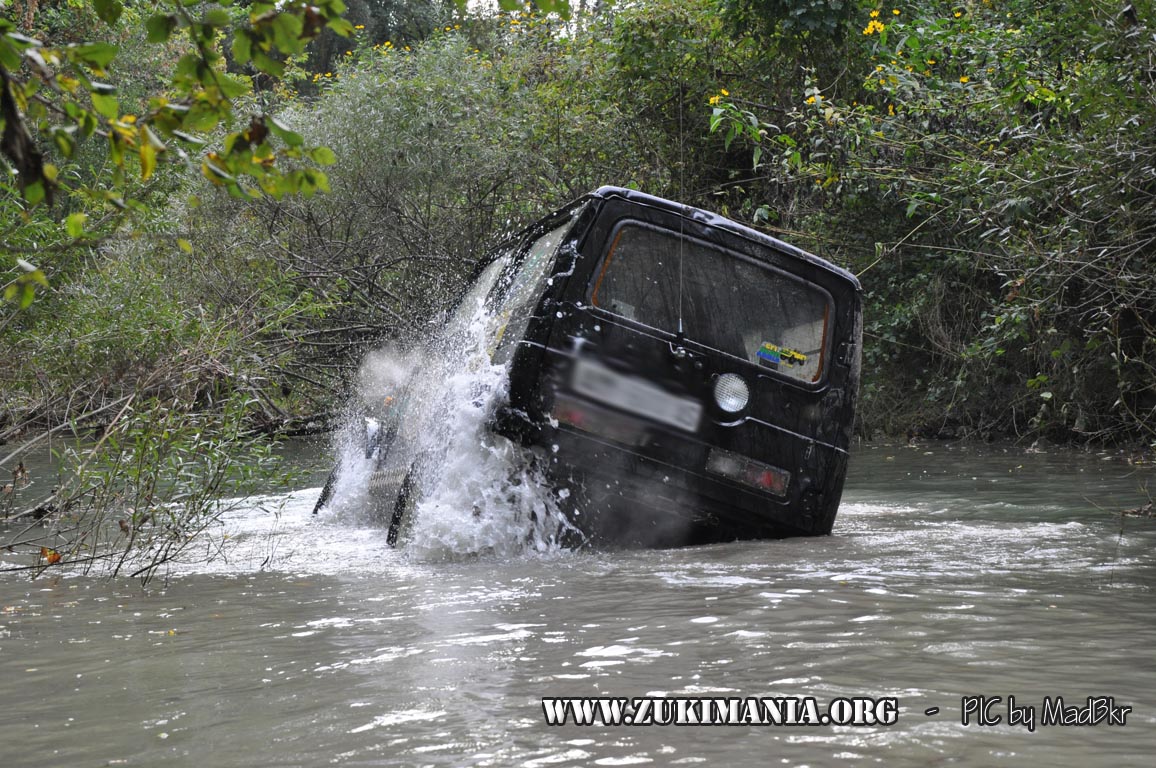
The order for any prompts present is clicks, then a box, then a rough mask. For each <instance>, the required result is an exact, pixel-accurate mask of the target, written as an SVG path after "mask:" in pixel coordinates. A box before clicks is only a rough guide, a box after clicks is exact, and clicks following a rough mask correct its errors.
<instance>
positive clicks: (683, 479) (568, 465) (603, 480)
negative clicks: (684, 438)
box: [542, 425, 833, 547]
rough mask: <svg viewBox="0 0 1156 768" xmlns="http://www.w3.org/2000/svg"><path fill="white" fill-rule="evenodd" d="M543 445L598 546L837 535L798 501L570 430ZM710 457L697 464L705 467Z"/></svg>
mask: <svg viewBox="0 0 1156 768" xmlns="http://www.w3.org/2000/svg"><path fill="white" fill-rule="evenodd" d="M544 438H545V439H544V440H543V441H542V444H543V445H544V447H545V451H544V453H545V455H546V457H547V459H548V461H549V467H550V469H549V474H550V480H551V481H552V482H553V483H554V484H555V487H556V488H557V489H563V488H565V489H567V490H569V491H570V494H569V496H568V497H567V502H570V503H567V504H566V507H567V513H568V515H569V517H570V519H571V521H572V522H573V523H574V525H575V526H576V527H577V528H579V529H580V530H581V531H582V533H583V534H584V535H585V536H586V537H587V538H588V540H589V542H590V543H592V544H595V545H597V546H649V547H675V546H685V545H693V544H706V543H711V542H719V541H735V540H739V539H766V538H787V537H790V536H815V535H823V534H828V533H830V532H831V524H832V522H833V520H830V519H828V520H822V519H818V518H817V516H816V515H815V514H813V512H812V510H810V509H807V508H806V505H805V504H802V503H800V501H799V497H798V495H797V494H794V493H792V494H789V495H788V496H787V497H785V498H779V497H776V496H774V495H772V494H769V493H761V492H758V491H756V490H753V489H748V488H746V487H744V486H741V485H739V484H737V483H734V482H730V481H728V480H725V479H723V478H720V477H716V476H713V475H711V474H709V473H707V472H706V471H705V470H699V471H695V470H689V469H687V468H685V467H683V466H678V465H676V464H673V463H669V462H665V461H662V460H659V459H656V458H654V457H652V456H646V455H644V454H643V453H640V452H638V451H636V450H631V449H629V448H627V447H624V446H622V445H619V444H616V443H614V442H612V441H609V440H606V439H603V438H601V437H599V436H597V435H593V434H591V433H588V432H584V431H582V430H579V429H575V428H573V427H570V426H567V425H559V426H558V427H557V428H554V429H551V430H548V434H546V435H544ZM707 450H709V446H704V447H703V451H704V458H703V461H702V462H699V465H700V466H701V464H702V463H703V462H705V451H707Z"/></svg>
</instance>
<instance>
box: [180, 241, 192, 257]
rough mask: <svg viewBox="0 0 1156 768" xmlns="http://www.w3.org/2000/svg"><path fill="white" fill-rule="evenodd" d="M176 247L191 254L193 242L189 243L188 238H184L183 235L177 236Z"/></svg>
mask: <svg viewBox="0 0 1156 768" xmlns="http://www.w3.org/2000/svg"><path fill="white" fill-rule="evenodd" d="M177 247H178V248H180V249H181V250H182V251H184V252H185V253H188V254H192V252H193V244H192V243H190V242H189V241H188V240H186V239H184V238H183V237H178V238H177Z"/></svg>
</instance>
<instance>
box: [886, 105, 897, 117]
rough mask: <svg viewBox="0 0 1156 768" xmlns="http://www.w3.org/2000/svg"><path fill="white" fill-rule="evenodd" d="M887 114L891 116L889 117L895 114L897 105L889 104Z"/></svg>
mask: <svg viewBox="0 0 1156 768" xmlns="http://www.w3.org/2000/svg"><path fill="white" fill-rule="evenodd" d="M887 114H889V115H894V114H895V105H894V104H888V105H887Z"/></svg>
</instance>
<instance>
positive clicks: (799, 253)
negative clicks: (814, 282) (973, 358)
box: [588, 186, 861, 291]
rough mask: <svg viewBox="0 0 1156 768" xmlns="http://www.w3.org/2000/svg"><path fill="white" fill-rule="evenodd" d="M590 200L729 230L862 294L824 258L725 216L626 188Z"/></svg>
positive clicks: (847, 274)
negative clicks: (618, 203)
mask: <svg viewBox="0 0 1156 768" xmlns="http://www.w3.org/2000/svg"><path fill="white" fill-rule="evenodd" d="M588 196H589V197H597V198H600V199H603V200H605V199H608V198H614V197H617V198H621V199H623V200H627V201H629V202H632V203H637V204H639V205H645V206H649V207H651V208H658V209H660V210H663V211H667V212H669V213H673V214H675V215H677V216H683V217H685V218H688V219H691V220H692V221H696V222H699V223H701V224H704V225H706V226H709V227H714V228H717V229H723V230H726V231H727V232H731V233H732V234H735V235H738V236H739V237H743V238H746V239H748V240H752V241H754V242H756V243H759V244H761V245H765V246H768V247H770V248H773V249H775V250H777V251H780V252H782V253H785V254H787V255H789V256H793V257H795V258H797V259H800V260H802V261H806V262H807V263H809V264H813V265H815V266H816V267H818V268H820V269H824V270H826V271H828V272H831V273H832V274H835V275H837V276H838V277H841V278H843V279H844V280H847V281H848V282H850V283H851V284H852V285H854V286H855V290H856V291H859V290H861V288H860V285H859V279H858V278H857V277H855V275H853V274H851V273H850V272H848V271H847V270H845V269H843V268H842V267H839V266H836V265H834V264H832V263H831V262H829V261H827V260H826V259H823V258H820V257H818V256H816V255H814V254H813V253H808V252H807V251H804V250H803V249H802V248H798V247H796V246H793V245H791V244H790V243H786V242H783V241H782V240H779V239H778V238H776V237H772V236H770V235H768V234H766V233H764V232H759V231H758V230H756V229H751V228H750V227H747V226H743V225H742V224H739V223H738V222H737V221H733V220H731V219H728V218H726V217H725V216H720V215H718V214H717V213H711V212H710V211H705V210H703V209H701V208H695V207H693V206H690V205H684V204H683V203H676V202H674V201H673V200H667V199H665V198H661V197H656V196H654V195H648V194H646V193H645V192H638V191H637V190H633V189H625V188H623V187H613V186H604V187H599V188H598V189H596V190H594V191H593V192H591V193H590V194H589V195H588Z"/></svg>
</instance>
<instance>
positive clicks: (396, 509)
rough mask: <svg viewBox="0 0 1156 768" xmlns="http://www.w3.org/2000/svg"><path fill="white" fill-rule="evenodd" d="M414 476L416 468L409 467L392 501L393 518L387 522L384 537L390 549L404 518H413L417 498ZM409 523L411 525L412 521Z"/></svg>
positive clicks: (396, 538) (398, 534)
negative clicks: (387, 528)
mask: <svg viewBox="0 0 1156 768" xmlns="http://www.w3.org/2000/svg"><path fill="white" fill-rule="evenodd" d="M416 475H417V467H416V466H413V467H410V468H409V471H408V472H406V473H405V479H404V480H402V481H401V488H399V489H398V492H397V498H396V499H395V500H394V503H393V516H392V517H391V518H390V520H389V532H388V533H387V534H386V536H385V541H386V543H387V544H389V546H391V547H396V546H397V540H398V537H399V536H400V535H401V527H402V524H403V523H404V522H405V521H406V518H412V517H413V512H414V507H415V506H416V505H417V497H418V489H417V480H416ZM410 522H411V523H412V520H410Z"/></svg>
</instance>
